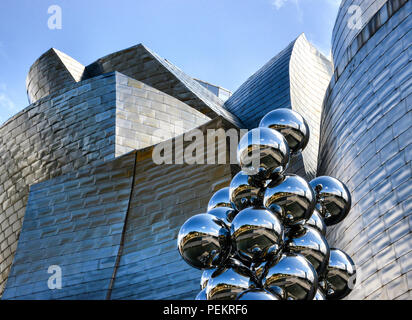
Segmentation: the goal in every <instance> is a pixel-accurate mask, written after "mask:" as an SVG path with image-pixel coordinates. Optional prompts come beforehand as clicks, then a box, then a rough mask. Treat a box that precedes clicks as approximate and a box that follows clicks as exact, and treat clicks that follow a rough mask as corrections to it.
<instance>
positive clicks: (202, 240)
mask: <svg viewBox="0 0 412 320" xmlns="http://www.w3.org/2000/svg"><path fill="white" fill-rule="evenodd" d="M177 245H178V249H179V253H180V255H181V256H182V258H183V259H184V260H185V261H186V262H187V263H188V264H189V265H191V266H192V267H194V268H198V269H210V268H213V267H214V266H217V265H219V264H220V263H221V262H222V261H224V260H225V259H226V258H227V257H228V255H229V253H230V249H231V248H230V231H229V229H228V228H227V226H226V225H225V224H224V223H223V222H222V221H221V220H220V219H218V218H216V217H215V216H212V215H211V214H198V215H195V216H193V217H191V218H190V219H188V220H187V221H186V222H185V223H184V224H183V226H182V227H181V228H180V231H179V234H178V237H177Z"/></svg>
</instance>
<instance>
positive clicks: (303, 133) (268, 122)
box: [259, 108, 309, 153]
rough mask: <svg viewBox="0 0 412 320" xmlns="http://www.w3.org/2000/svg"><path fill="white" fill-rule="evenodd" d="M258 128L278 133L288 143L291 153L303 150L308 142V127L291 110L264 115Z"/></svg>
mask: <svg viewBox="0 0 412 320" xmlns="http://www.w3.org/2000/svg"><path fill="white" fill-rule="evenodd" d="M259 127H266V128H271V129H275V130H277V131H279V132H280V133H281V134H282V135H283V136H284V137H285V138H286V141H287V142H288V145H289V148H290V151H291V153H297V152H299V151H302V150H303V149H305V147H306V146H307V144H308V142H309V126H308V124H307V123H306V121H305V119H304V118H303V117H302V116H301V115H300V114H299V113H297V112H296V111H293V110H291V109H285V108H282V109H276V110H273V111H271V112H269V113H268V114H267V115H265V116H264V117H263V118H262V120H261V121H260V124H259Z"/></svg>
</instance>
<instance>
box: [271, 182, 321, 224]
mask: <svg viewBox="0 0 412 320" xmlns="http://www.w3.org/2000/svg"><path fill="white" fill-rule="evenodd" d="M263 204H264V206H265V207H266V208H268V209H270V210H272V211H274V212H283V217H282V218H283V222H284V223H285V224H286V225H288V226H290V225H295V224H297V223H303V222H305V221H306V220H309V218H310V217H311V215H312V213H313V210H314V208H315V204H316V198H315V194H314V192H313V190H312V188H311V187H310V185H309V184H308V183H307V182H306V180H305V179H303V178H301V177H299V176H296V175H285V176H284V177H283V179H282V180H281V181H280V182H279V183H278V184H276V185H274V186H272V185H270V184H269V185H268V187H267V188H266V191H265V196H264V200H263ZM279 208H280V209H279Z"/></svg>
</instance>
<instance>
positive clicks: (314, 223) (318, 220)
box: [306, 209, 326, 236]
mask: <svg viewBox="0 0 412 320" xmlns="http://www.w3.org/2000/svg"><path fill="white" fill-rule="evenodd" d="M306 225H308V226H311V227H313V228H315V229H316V230H318V231H319V232H320V233H321V234H322V235H324V236H326V224H325V221H323V218H322V216H321V215H320V213H319V211H318V210H316V209H315V210H314V211H313V213H312V215H311V217H310V219H309V220H308V221H307V222H306Z"/></svg>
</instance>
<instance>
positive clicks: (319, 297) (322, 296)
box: [313, 288, 326, 300]
mask: <svg viewBox="0 0 412 320" xmlns="http://www.w3.org/2000/svg"><path fill="white" fill-rule="evenodd" d="M313 300H326V296H325V294H324V293H323V291H322V290H321V289H319V288H318V290H316V294H315V297H314V298H313Z"/></svg>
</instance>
